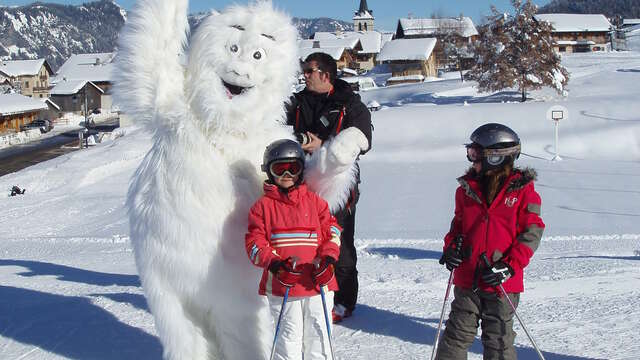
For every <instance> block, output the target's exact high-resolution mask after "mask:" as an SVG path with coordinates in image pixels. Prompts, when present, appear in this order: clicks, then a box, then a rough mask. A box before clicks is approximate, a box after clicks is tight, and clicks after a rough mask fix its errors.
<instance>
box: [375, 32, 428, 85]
mask: <svg viewBox="0 0 640 360" xmlns="http://www.w3.org/2000/svg"><path fill="white" fill-rule="evenodd" d="M436 43H437V39H435V38H417V39H396V40H392V41H389V42H388V43H386V44H385V45H384V47H383V48H382V50H381V51H380V54H379V55H378V62H380V63H384V64H389V66H390V68H391V77H390V78H389V79H388V80H387V85H393V84H400V83H412V82H423V81H424V80H425V79H426V78H427V77H436V76H437V75H438V72H437V66H436V60H435V55H434V52H433V50H434V48H435V47H436Z"/></svg>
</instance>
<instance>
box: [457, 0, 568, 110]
mask: <svg viewBox="0 0 640 360" xmlns="http://www.w3.org/2000/svg"><path fill="white" fill-rule="evenodd" d="M511 4H512V5H513V7H514V9H515V14H514V15H513V16H508V15H507V14H500V13H499V12H498V11H497V10H496V8H495V7H493V6H492V7H491V10H492V14H493V15H491V17H490V18H489V24H488V25H487V26H485V27H481V28H480V30H479V35H480V36H479V40H478V41H477V42H476V43H475V44H474V58H475V60H476V65H475V66H474V67H473V68H472V69H471V71H470V72H469V74H468V76H469V78H471V79H473V80H476V81H478V87H479V89H480V90H481V91H498V90H502V89H507V88H511V87H517V88H518V90H519V91H520V92H521V93H522V101H525V100H526V98H527V90H535V89H539V88H541V87H543V86H549V87H552V88H555V89H556V90H557V91H558V92H559V93H561V92H562V90H563V88H564V86H565V85H566V84H567V82H568V80H569V73H568V72H567V70H566V69H565V68H564V67H563V66H562V65H561V64H560V56H559V55H558V54H556V53H555V52H554V50H553V39H552V37H551V30H552V27H551V24H549V23H547V22H537V21H536V20H535V19H534V18H533V15H535V13H536V10H537V8H536V6H535V5H534V4H533V3H531V0H526V2H524V3H523V2H522V1H521V0H511Z"/></svg>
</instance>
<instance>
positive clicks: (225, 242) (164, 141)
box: [114, 0, 367, 360]
mask: <svg viewBox="0 0 640 360" xmlns="http://www.w3.org/2000/svg"><path fill="white" fill-rule="evenodd" d="M187 9H188V1H187V0H140V1H138V3H137V4H136V6H135V7H134V9H133V10H132V11H131V13H130V14H129V18H128V20H127V23H126V24H125V26H124V28H123V30H122V32H121V34H120V37H119V49H120V50H119V53H118V59H117V71H116V84H115V87H114V102H116V103H117V104H118V105H119V106H120V108H121V109H122V110H123V112H124V113H125V114H126V115H127V116H129V117H131V118H132V119H133V121H134V122H135V123H136V124H138V125H140V127H141V128H142V130H145V131H148V132H150V133H151V137H152V146H151V149H150V150H149V152H148V153H147V155H146V156H145V158H144V159H143V161H142V163H141V164H140V166H139V168H138V170H137V171H136V173H135V174H134V176H133V178H132V180H131V185H130V187H129V193H128V197H127V207H128V211H129V223H130V237H131V243H132V246H133V250H134V255H135V260H136V266H137V269H138V272H139V275H140V279H141V282H142V285H143V289H144V293H145V297H146V299H147V303H148V305H149V309H150V310H151V313H152V314H153V316H154V320H155V326H156V330H157V333H158V336H159V338H160V341H161V343H162V346H163V357H164V358H165V359H190V360H199V359H228V360H229V359H230V360H233V359H238V360H245V359H265V358H267V357H268V353H269V350H270V345H271V341H272V340H273V332H274V326H273V320H272V319H271V315H270V313H269V311H268V304H267V301H266V299H265V297H263V296H259V295H258V284H259V279H260V275H261V269H258V268H257V267H255V266H253V265H251V264H250V262H249V259H248V256H247V254H246V252H245V249H244V235H245V233H246V232H247V224H248V213H249V208H250V207H251V206H252V205H253V203H254V202H255V201H256V200H257V199H258V197H259V196H260V195H261V194H262V183H263V181H264V180H265V179H266V176H265V175H264V174H263V173H262V172H261V170H260V166H261V163H262V154H263V152H264V149H265V147H266V145H267V144H269V143H271V142H272V141H274V140H277V139H282V138H290V139H291V138H293V134H292V129H291V127H289V126H285V125H284V119H285V113H284V104H285V103H286V101H288V99H289V97H290V96H291V89H292V85H293V84H294V82H295V79H296V73H297V71H298V69H299V60H298V55H297V46H296V38H297V31H296V29H295V28H294V27H293V25H291V20H290V18H289V17H287V16H286V15H284V14H282V13H280V12H278V11H276V10H274V9H273V6H272V4H271V2H269V1H257V2H254V3H251V4H249V5H248V6H232V7H230V8H228V9H226V10H225V11H223V12H222V13H220V14H214V15H210V16H209V17H208V18H206V19H205V20H204V21H203V22H202V23H201V24H200V26H199V27H198V29H197V31H196V32H195V33H194V34H193V35H192V36H191V37H189V25H188V22H187ZM347 130H348V129H347ZM347 130H345V131H343V133H349V132H348V131H347ZM133 131H137V130H133ZM341 134H342V133H341ZM339 138H340V136H337V137H336V139H335V141H332V142H327V144H325V145H323V147H322V148H321V151H317V153H318V155H315V153H314V157H313V158H310V159H309V160H308V165H307V168H308V169H309V172H308V173H309V174H312V177H313V179H311V178H310V179H309V180H308V183H309V186H310V188H311V189H314V190H316V191H318V192H319V193H320V194H321V195H323V196H325V198H327V200H328V201H329V203H330V206H331V208H332V209H337V208H338V207H339V206H341V205H342V204H344V202H345V200H346V198H347V196H348V193H349V188H350V186H351V185H352V184H353V183H354V182H355V177H354V176H353V175H354V169H355V166H354V161H355V158H356V156H357V154H358V153H359V151H360V149H353V148H352V147H349V145H348V144H349V142H345V141H339ZM365 142H366V139H365ZM365 145H367V144H365ZM356 150H357V151H356ZM337 165H340V166H337ZM305 178H306V177H305Z"/></svg>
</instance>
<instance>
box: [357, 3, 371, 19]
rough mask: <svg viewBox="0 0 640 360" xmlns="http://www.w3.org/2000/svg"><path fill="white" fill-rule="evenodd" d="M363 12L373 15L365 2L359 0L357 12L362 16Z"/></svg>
mask: <svg viewBox="0 0 640 360" xmlns="http://www.w3.org/2000/svg"><path fill="white" fill-rule="evenodd" d="M365 11H366V12H368V13H369V14H372V15H373V11H369V7H368V6H367V0H360V10H358V12H359V13H360V14H362V13H364V12H365Z"/></svg>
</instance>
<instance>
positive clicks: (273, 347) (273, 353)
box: [269, 288, 290, 360]
mask: <svg viewBox="0 0 640 360" xmlns="http://www.w3.org/2000/svg"><path fill="white" fill-rule="evenodd" d="M289 289H290V288H287V290H285V291H284V297H283V298H282V307H280V315H279V316H278V323H277V324H276V333H275V335H274V337H273V345H271V356H269V359H270V360H273V355H275V353H276V341H277V340H278V333H279V332H280V321H282V313H284V306H285V305H286V304H287V298H288V297H289Z"/></svg>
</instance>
